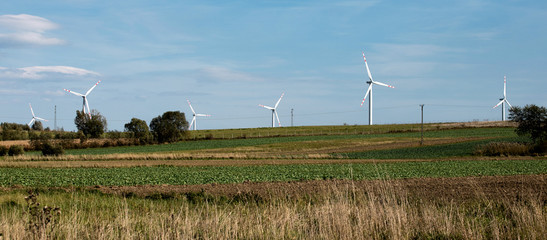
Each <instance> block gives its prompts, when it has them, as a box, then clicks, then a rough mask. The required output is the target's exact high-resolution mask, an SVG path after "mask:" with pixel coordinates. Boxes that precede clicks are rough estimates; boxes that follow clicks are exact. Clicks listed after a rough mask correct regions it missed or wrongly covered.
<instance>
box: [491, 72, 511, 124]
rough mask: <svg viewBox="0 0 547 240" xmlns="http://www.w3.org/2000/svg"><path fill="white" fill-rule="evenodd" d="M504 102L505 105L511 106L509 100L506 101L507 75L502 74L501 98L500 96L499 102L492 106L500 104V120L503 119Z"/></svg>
mask: <svg viewBox="0 0 547 240" xmlns="http://www.w3.org/2000/svg"><path fill="white" fill-rule="evenodd" d="M506 103H507V105H509V107H513V106H511V104H510V103H509V101H507V77H506V76H505V75H504V76H503V98H500V102H499V103H498V104H496V106H494V107H493V108H496V107H497V106H499V105H500V104H501V120H502V121H505V104H506Z"/></svg>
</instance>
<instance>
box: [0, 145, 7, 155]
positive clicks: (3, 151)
mask: <svg viewBox="0 0 547 240" xmlns="http://www.w3.org/2000/svg"><path fill="white" fill-rule="evenodd" d="M7 154H8V148H7V147H6V146H0V156H6V155H7Z"/></svg>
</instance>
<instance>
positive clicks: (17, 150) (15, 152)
mask: <svg viewBox="0 0 547 240" xmlns="http://www.w3.org/2000/svg"><path fill="white" fill-rule="evenodd" d="M24 153H25V150H24V149H23V146H19V145H12V146H11V147H9V150H8V155H10V156H19V155H23V154H24Z"/></svg>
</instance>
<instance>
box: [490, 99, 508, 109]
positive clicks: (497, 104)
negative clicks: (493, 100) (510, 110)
mask: <svg viewBox="0 0 547 240" xmlns="http://www.w3.org/2000/svg"><path fill="white" fill-rule="evenodd" d="M504 100H505V99H504ZM504 100H501V101H500V102H499V103H498V104H496V106H494V107H492V108H496V107H498V106H499V105H500V104H502V103H503V101H504Z"/></svg>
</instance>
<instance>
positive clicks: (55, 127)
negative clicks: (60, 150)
mask: <svg viewBox="0 0 547 240" xmlns="http://www.w3.org/2000/svg"><path fill="white" fill-rule="evenodd" d="M53 130H54V131H57V105H55V120H54V122H53Z"/></svg>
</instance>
